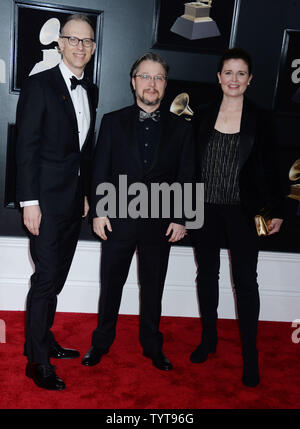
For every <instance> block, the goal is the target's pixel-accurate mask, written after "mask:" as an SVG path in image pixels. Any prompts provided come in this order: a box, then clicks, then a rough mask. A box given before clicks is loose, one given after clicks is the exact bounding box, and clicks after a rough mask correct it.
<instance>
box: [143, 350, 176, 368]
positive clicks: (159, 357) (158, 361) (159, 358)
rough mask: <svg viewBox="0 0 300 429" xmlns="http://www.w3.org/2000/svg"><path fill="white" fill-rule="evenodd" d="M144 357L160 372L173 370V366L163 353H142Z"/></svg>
mask: <svg viewBox="0 0 300 429" xmlns="http://www.w3.org/2000/svg"><path fill="white" fill-rule="evenodd" d="M143 355H144V356H146V357H147V358H149V359H151V360H152V363H153V365H154V366H155V368H157V369H160V370H162V371H170V370H171V369H173V366H172V364H171V362H170V361H169V359H168V358H167V357H166V356H165V355H164V354H163V352H159V353H158V354H155V355H154V354H150V353H146V352H144V353H143Z"/></svg>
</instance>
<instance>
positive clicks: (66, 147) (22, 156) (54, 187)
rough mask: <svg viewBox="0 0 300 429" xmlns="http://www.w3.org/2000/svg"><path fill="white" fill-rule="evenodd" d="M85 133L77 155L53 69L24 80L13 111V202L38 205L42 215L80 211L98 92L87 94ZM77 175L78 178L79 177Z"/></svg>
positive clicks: (70, 110)
mask: <svg viewBox="0 0 300 429" xmlns="http://www.w3.org/2000/svg"><path fill="white" fill-rule="evenodd" d="M88 99H89V105H90V116H91V122H90V129H89V132H88V135H87V138H86V140H85V143H84V145H83V147H82V149H81V150H80V146H79V138H78V128H77V120H76V114H75V110H74V107H73V103H72V100H71V97H70V94H69V90H68V88H67V86H66V84H65V81H64V78H63V76H62V74H61V72H60V69H59V67H58V66H56V67H54V68H52V69H49V70H46V71H44V72H41V73H38V74H36V75H33V76H31V77H29V78H28V79H27V80H26V83H25V85H24V88H23V89H22V91H21V94H20V98H19V102H18V107H17V120H16V124H17V143H16V158H17V192H16V194H17V200H18V201H28V200H39V204H40V206H41V210H42V212H43V211H45V213H50V214H53V215H66V214H68V215H71V214H72V213H74V210H80V213H81V210H82V209H83V195H84V194H85V195H88V191H89V188H90V179H89V176H90V169H91V168H90V162H91V153H92V146H93V140H94V127H95V116H96V108H97V103H98V91H97V87H96V86H95V85H91V87H90V88H89V89H88ZM79 171H80V176H79V175H78V172H79Z"/></svg>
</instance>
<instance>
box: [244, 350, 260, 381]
mask: <svg viewBox="0 0 300 429" xmlns="http://www.w3.org/2000/svg"><path fill="white" fill-rule="evenodd" d="M243 365H244V366H243V377H242V382H243V384H244V385H245V386H247V387H256V386H257V385H258V384H259V382H260V378H259V369H258V353H257V352H254V353H253V354H250V355H247V356H243Z"/></svg>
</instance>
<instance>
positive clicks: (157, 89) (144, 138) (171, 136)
mask: <svg viewBox="0 0 300 429" xmlns="http://www.w3.org/2000/svg"><path fill="white" fill-rule="evenodd" d="M168 69H169V67H168V65H167V64H166V62H165V61H164V60H163V59H162V58H161V57H160V56H159V55H157V54H155V53H147V54H145V55H143V56H142V57H140V58H139V59H138V60H137V61H136V62H135V63H134V65H133V67H132V69H131V74H130V76H131V84H132V87H133V90H134V93H135V97H136V103H135V104H134V105H132V106H129V107H125V108H123V109H121V110H118V111H116V112H112V113H109V114H106V115H104V117H103V120H102V124H101V128H100V133H99V138H98V142H97V146H96V152H95V157H94V167H93V180H92V192H91V195H92V197H91V214H92V217H93V228H94V232H95V233H96V234H97V235H98V236H99V237H100V238H101V239H102V254H101V274H100V278H101V297H100V305H99V317H98V326H97V328H96V329H95V331H94V332H93V335H92V347H91V348H90V350H89V351H88V352H87V354H86V355H85V356H84V358H83V360H82V364H83V365H86V366H92V365H96V364H98V363H99V361H100V360H101V358H102V356H103V354H105V353H107V352H108V350H109V348H110V346H111V345H112V343H113V341H114V338H115V334H116V323H117V318H118V313H119V308H120V302H121V296H122V290H123V286H124V284H125V282H126V279H127V275H128V271H129V268H130V264H131V261H132V257H133V255H134V253H135V250H136V249H137V255H138V275H139V283H140V341H141V344H142V348H143V352H144V356H146V357H148V358H150V359H151V360H152V362H153V364H154V366H155V367H156V368H158V369H160V370H170V369H172V364H171V362H170V361H169V360H168V359H167V358H166V356H165V355H164V353H163V351H162V346H163V335H162V333H161V332H160V331H159V323H160V316H161V301H162V294H163V288H164V282H165V276H166V272H167V267H168V259H169V251H170V246H171V243H175V242H177V241H179V240H181V239H182V238H183V237H184V235H185V233H186V231H185V219H184V216H183V215H182V216H181V217H180V218H175V216H174V212H175V211H176V210H175V206H174V204H172V202H171V203H170V213H171V214H170V216H169V217H168V218H164V217H163V216H162V215H161V214H160V215H159V217H158V218H155V219H154V218H150V216H149V213H151V210H150V202H151V201H150V200H151V198H150V197H149V210H148V217H138V218H135V219H134V218H133V217H132V218H131V217H124V216H122V215H120V211H119V210H118V207H117V215H116V216H115V217H113V216H111V217H109V218H108V217H106V216H103V214H102V215H101V213H99V209H98V210H97V205H98V204H99V202H100V203H101V199H102V198H103V196H102V197H101V196H99V195H98V196H97V195H96V192H97V191H96V189H97V187H98V185H101V184H104V183H111V184H113V185H114V187H115V189H116V191H117V192H116V195H118V197H117V204H118V201H119V197H120V195H119V194H118V191H119V176H120V175H125V176H126V179H127V185H128V187H129V186H130V185H131V184H134V183H139V184H141V183H142V184H143V185H145V186H146V188H147V189H148V191H149V190H150V188H151V185H152V184H154V183H158V184H161V183H166V184H169V185H171V184H172V183H175V182H177V183H179V184H181V185H183V184H184V183H190V182H191V181H192V175H193V158H194V156H193V155H194V153H193V139H192V130H191V123H190V122H188V121H185V120H184V119H183V118H182V117H179V116H176V115H174V114H173V113H170V111H169V106H164V105H163V103H162V99H163V97H164V93H165V88H166V85H167V74H168ZM148 195H149V192H148ZM121 196H122V195H121ZM104 198H105V197H104ZM130 201H132V196H128V203H129V202H130ZM127 207H128V206H127Z"/></svg>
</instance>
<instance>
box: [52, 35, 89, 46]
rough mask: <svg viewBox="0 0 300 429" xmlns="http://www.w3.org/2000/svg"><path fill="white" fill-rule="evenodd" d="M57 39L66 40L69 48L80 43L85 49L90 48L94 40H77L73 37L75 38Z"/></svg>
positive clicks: (63, 37)
mask: <svg viewBox="0 0 300 429" xmlns="http://www.w3.org/2000/svg"><path fill="white" fill-rule="evenodd" d="M59 37H60V38H61V39H68V42H69V45H71V46H77V45H79V42H81V43H82V45H83V46H84V47H85V48H90V47H91V46H92V44H93V43H94V39H79V38H78V37H75V36H59Z"/></svg>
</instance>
